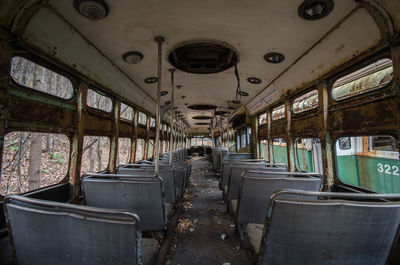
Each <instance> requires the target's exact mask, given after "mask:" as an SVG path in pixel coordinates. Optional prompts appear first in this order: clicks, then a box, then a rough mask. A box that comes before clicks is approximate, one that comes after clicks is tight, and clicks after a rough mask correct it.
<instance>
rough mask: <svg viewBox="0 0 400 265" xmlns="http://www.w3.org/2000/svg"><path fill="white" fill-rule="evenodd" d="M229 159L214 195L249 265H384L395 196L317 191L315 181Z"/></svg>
mask: <svg viewBox="0 0 400 265" xmlns="http://www.w3.org/2000/svg"><path fill="white" fill-rule="evenodd" d="M229 156H230V155H227V156H226V158H225V160H224V161H222V165H221V168H222V171H221V175H220V189H221V190H222V191H223V197H224V200H225V202H226V204H227V208H228V211H229V212H231V213H232V214H233V215H234V220H235V223H236V229H237V232H238V233H239V235H240V237H241V239H242V240H243V243H244V245H245V246H246V247H247V248H248V249H249V250H250V251H251V253H252V254H253V259H254V260H253V261H254V262H255V263H256V264H360V265H361V264H371V265H372V264H386V261H387V259H388V256H389V253H390V251H391V248H392V244H393V241H394V239H395V236H396V233H399V232H400V231H398V229H399V224H400V202H391V201H388V200H391V199H397V200H398V199H400V194H389V195H388V194H386V195H384V194H360V193H331V192H321V190H322V182H323V181H322V176H321V175H319V174H315V173H300V172H288V171H287V168H286V166H284V165H278V164H270V163H267V162H265V161H262V160H256V159H253V160H251V159H247V160H232V159H229V158H228V157H229ZM371 200H373V201H371Z"/></svg>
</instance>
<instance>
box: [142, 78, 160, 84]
mask: <svg viewBox="0 0 400 265" xmlns="http://www.w3.org/2000/svg"><path fill="white" fill-rule="evenodd" d="M157 81H158V78H157V77H155V76H150V77H147V78H146V79H145V80H144V82H145V83H146V84H154V83H156V82H157Z"/></svg>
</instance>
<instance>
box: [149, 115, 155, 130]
mask: <svg viewBox="0 0 400 265" xmlns="http://www.w3.org/2000/svg"><path fill="white" fill-rule="evenodd" d="M150 127H151V128H155V127H156V120H155V119H154V118H153V117H150Z"/></svg>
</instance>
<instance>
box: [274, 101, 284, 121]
mask: <svg viewBox="0 0 400 265" xmlns="http://www.w3.org/2000/svg"><path fill="white" fill-rule="evenodd" d="M281 109H283V116H282V117H280V116H278V118H276V117H274V112H277V111H279V110H281ZM275 116H276V115H275ZM285 118H286V109H285V104H279V105H277V106H275V107H273V108H272V110H271V120H272V121H278V120H282V119H285Z"/></svg>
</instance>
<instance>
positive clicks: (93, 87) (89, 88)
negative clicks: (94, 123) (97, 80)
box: [85, 84, 115, 116]
mask: <svg viewBox="0 0 400 265" xmlns="http://www.w3.org/2000/svg"><path fill="white" fill-rule="evenodd" d="M89 90H92V91H94V92H95V93H97V94H99V95H101V96H103V97H106V98H109V99H110V100H111V110H110V111H109V112H108V111H106V110H102V109H99V108H95V107H91V106H89V105H88V100H87V99H88V96H89ZM85 105H86V107H88V109H90V110H93V111H96V112H98V113H102V114H106V115H108V116H109V115H111V114H112V113H113V111H114V108H115V99H114V97H112V96H111V95H108V94H107V93H105V92H103V90H102V89H100V88H98V87H96V86H94V85H91V84H90V85H89V86H88V88H87V95H86V100H85Z"/></svg>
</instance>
